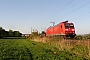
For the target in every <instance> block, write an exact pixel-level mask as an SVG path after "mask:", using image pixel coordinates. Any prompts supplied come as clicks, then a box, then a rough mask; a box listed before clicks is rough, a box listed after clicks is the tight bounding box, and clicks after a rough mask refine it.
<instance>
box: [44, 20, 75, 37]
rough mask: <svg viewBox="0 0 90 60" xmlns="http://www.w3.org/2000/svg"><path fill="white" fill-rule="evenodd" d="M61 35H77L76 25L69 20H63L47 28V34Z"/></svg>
mask: <svg viewBox="0 0 90 60" xmlns="http://www.w3.org/2000/svg"><path fill="white" fill-rule="evenodd" d="M53 35H60V36H65V37H70V38H74V37H75V35H76V34H75V27H74V24H73V23H70V22H68V21H64V22H61V23H59V24H57V25H55V26H52V27H49V28H47V29H46V36H53Z"/></svg>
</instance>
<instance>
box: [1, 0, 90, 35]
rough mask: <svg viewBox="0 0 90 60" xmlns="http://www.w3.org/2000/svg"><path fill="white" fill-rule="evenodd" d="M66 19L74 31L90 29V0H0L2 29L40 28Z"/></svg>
mask: <svg viewBox="0 0 90 60" xmlns="http://www.w3.org/2000/svg"><path fill="white" fill-rule="evenodd" d="M65 20H68V21H69V22H73V23H74V24H75V28H76V33H77V34H85V33H90V28H89V26H90V0H0V26H1V27H3V28H4V29H5V30H9V29H12V30H19V31H20V32H21V33H30V32H31V27H32V28H33V29H38V30H39V32H40V31H41V30H44V29H45V28H48V27H49V26H52V24H51V23H50V22H51V21H54V22H55V24H58V23H60V22H62V21H65Z"/></svg>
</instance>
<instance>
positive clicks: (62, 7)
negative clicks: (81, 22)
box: [42, 0, 74, 25]
mask: <svg viewBox="0 0 90 60" xmlns="http://www.w3.org/2000/svg"><path fill="white" fill-rule="evenodd" d="M73 1H74V0H71V1H69V2H68V3H67V4H66V5H65V6H63V7H62V8H61V9H60V10H59V11H57V12H56V13H55V14H54V15H52V16H51V17H50V18H48V19H47V20H48V21H49V20H50V19H51V18H52V17H54V16H55V15H56V14H58V13H59V12H60V11H62V10H63V9H64V8H66V7H67V6H68V5H69V4H70V3H71V2H73ZM43 24H45V21H44V22H43V23H42V25H43Z"/></svg>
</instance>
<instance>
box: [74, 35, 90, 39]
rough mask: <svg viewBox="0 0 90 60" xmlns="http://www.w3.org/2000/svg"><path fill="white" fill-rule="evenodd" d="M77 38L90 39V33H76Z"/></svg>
mask: <svg viewBox="0 0 90 60" xmlns="http://www.w3.org/2000/svg"><path fill="white" fill-rule="evenodd" d="M75 39H78V40H85V39H90V34H85V35H76V36H75Z"/></svg>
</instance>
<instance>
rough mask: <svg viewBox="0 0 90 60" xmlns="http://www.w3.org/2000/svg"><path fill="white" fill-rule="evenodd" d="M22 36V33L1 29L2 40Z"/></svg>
mask: <svg viewBox="0 0 90 60" xmlns="http://www.w3.org/2000/svg"><path fill="white" fill-rule="evenodd" d="M21 35H22V33H20V32H19V31H13V30H11V29H10V30H9V31H6V30H5V29H3V28H2V27H0V38H2V37H21Z"/></svg>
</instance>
